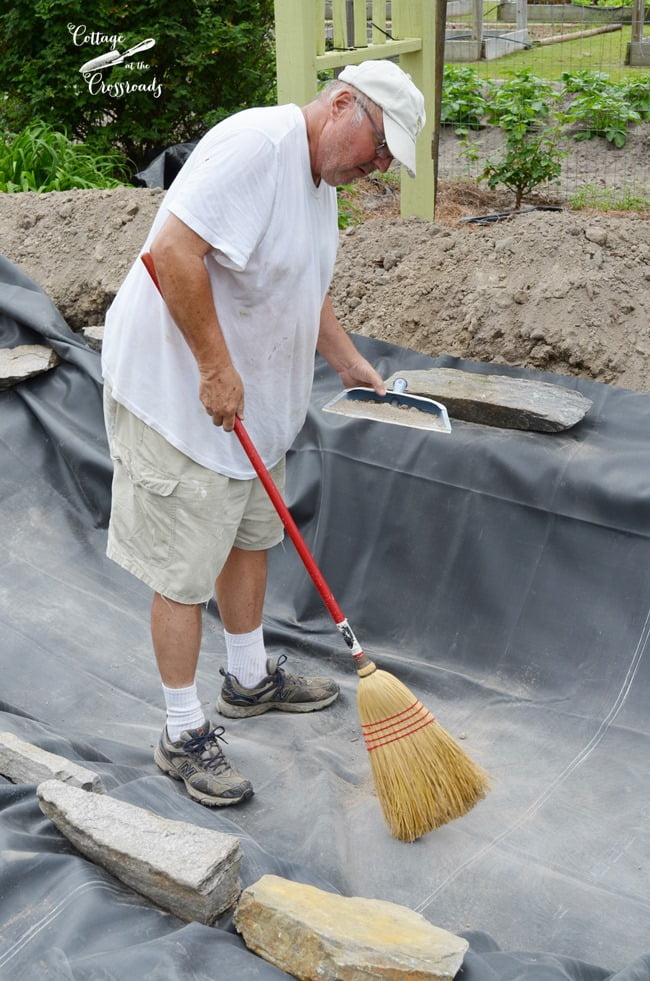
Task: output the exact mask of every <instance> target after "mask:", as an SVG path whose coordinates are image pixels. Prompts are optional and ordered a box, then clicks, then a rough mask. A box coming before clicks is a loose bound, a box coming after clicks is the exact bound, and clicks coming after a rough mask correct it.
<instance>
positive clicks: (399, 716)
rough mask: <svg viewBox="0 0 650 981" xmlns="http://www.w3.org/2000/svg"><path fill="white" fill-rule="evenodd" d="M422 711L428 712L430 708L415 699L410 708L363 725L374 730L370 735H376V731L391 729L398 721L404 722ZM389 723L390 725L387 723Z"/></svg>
mask: <svg viewBox="0 0 650 981" xmlns="http://www.w3.org/2000/svg"><path fill="white" fill-rule="evenodd" d="M420 711H422V712H428V709H426V708H425V707H424V705H423V704H422V703H421V702H419V701H417V700H416V701H415V702H413V704H412V705H409V707H408V708H405V709H402V711H401V712H397V713H396V714H395V715H389V716H388V718H387V719H378V720H377V721H376V722H364V723H362V725H361V728H362V729H368V730H372V731H371V732H369V733H368V735H374V733H375V732H382V731H383V730H384V729H390V728H392V727H393V726H395V725H397V723H398V722H403V721H405V720H406V719H408V718H409V717H410V716H412V715H417V714H418V713H419V712H420ZM386 723H388V725H386ZM364 735H365V733H364Z"/></svg>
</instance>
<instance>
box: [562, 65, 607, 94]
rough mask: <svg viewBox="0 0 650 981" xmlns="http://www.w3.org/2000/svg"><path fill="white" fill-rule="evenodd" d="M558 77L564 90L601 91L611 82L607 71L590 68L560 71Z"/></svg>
mask: <svg viewBox="0 0 650 981" xmlns="http://www.w3.org/2000/svg"><path fill="white" fill-rule="evenodd" d="M560 79H561V81H562V83H563V85H564V90H565V92H602V91H603V89H606V88H609V87H610V86H611V84H612V83H611V81H610V77H609V75H608V74H607V72H599V71H592V70H591V69H590V68H582V69H579V70H577V71H566V72H562V74H561V75H560Z"/></svg>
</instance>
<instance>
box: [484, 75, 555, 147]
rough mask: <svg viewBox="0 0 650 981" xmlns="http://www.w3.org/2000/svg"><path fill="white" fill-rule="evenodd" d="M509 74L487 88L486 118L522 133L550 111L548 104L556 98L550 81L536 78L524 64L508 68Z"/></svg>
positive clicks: (544, 117)
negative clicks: (514, 68)
mask: <svg viewBox="0 0 650 981" xmlns="http://www.w3.org/2000/svg"><path fill="white" fill-rule="evenodd" d="M510 76H511V77H510V78H509V79H508V80H507V81H505V82H501V83H500V84H494V83H493V84H492V86H491V88H490V93H489V98H488V104H487V118H488V120H489V121H490V122H491V123H495V124H496V125H497V126H499V127H500V128H501V129H503V130H505V131H506V132H509V133H517V134H518V135H520V136H523V135H524V134H525V133H527V132H528V131H529V130H530V129H531V127H533V126H537V125H539V124H540V123H541V122H543V121H544V120H546V119H547V118H548V116H549V115H550V107H551V105H552V103H553V102H554V101H557V99H558V98H559V96H558V94H557V92H556V91H555V89H554V88H553V86H552V85H551V83H550V82H547V81H545V80H544V79H541V78H538V77H537V76H536V75H533V73H532V72H531V71H530V70H529V69H527V68H525V69H523V70H521V71H518V72H511V73H510Z"/></svg>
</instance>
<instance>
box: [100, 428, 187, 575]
mask: <svg viewBox="0 0 650 981" xmlns="http://www.w3.org/2000/svg"><path fill="white" fill-rule="evenodd" d="M116 449H117V447H116ZM114 462H115V471H114V478H113V507H112V511H111V537H112V539H113V542H114V543H115V544H116V545H118V547H119V549H120V551H121V552H122V553H128V554H129V555H130V556H131V557H132V558H133V559H134V560H135V561H137V562H138V563H139V564H141V565H143V566H145V567H146V566H149V565H154V566H158V567H165V566H166V565H168V564H169V562H170V560H171V557H172V556H173V554H174V547H175V539H176V526H177V508H178V498H177V496H176V491H177V488H178V485H179V483H180V480H179V478H178V477H172V476H170V475H168V474H164V473H161V472H159V471H156V470H155V469H153V468H152V467H151V465H150V464H148V463H146V462H143V461H141V460H138V459H137V458H135V457H133V456H132V455H131V454H129V453H128V452H120V451H119V449H117V452H116V453H115V456H114Z"/></svg>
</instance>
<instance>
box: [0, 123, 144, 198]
mask: <svg viewBox="0 0 650 981" xmlns="http://www.w3.org/2000/svg"><path fill="white" fill-rule="evenodd" d="M119 174H121V175H122V177H123V178H124V179H123V180H122V181H120V180H119V179H118V178H117V175H119ZM126 176H127V165H126V161H125V160H124V158H123V157H122V156H121V155H120V154H118V153H115V152H112V153H107V154H101V155H99V156H97V155H93V154H90V153H88V150H87V148H86V147H85V146H84V144H83V143H72V142H71V141H70V140H69V139H68V137H67V136H66V135H65V133H60V132H57V131H55V130H53V129H52V128H51V127H50V126H48V125H47V123H43V122H34V123H32V124H31V125H30V126H27V127H26V128H25V129H24V130H23V131H22V132H21V133H18V134H17V135H16V136H12V135H11V134H5V135H4V137H3V138H0V191H3V192H13V191H68V190H70V189H71V188H77V187H78V188H89V187H118V186H119V184H120V183H124V180H126Z"/></svg>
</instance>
